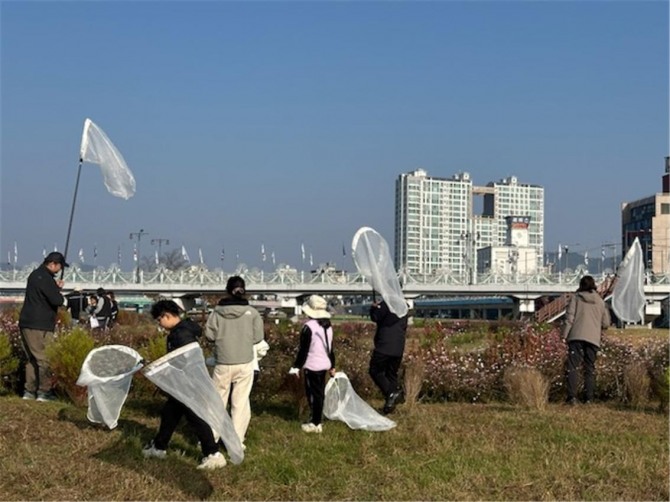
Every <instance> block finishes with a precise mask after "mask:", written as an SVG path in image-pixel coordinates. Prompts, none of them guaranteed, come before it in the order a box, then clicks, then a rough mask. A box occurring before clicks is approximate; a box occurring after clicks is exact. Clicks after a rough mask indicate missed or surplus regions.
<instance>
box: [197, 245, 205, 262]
mask: <svg viewBox="0 0 670 502" xmlns="http://www.w3.org/2000/svg"><path fill="white" fill-rule="evenodd" d="M198 258H199V259H200V265H204V264H205V260H204V259H203V257H202V248H198Z"/></svg>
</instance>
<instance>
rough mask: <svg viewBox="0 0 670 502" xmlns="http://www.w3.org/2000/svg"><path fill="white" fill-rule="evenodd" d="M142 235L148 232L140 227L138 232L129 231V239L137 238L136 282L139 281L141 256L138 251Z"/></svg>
mask: <svg viewBox="0 0 670 502" xmlns="http://www.w3.org/2000/svg"><path fill="white" fill-rule="evenodd" d="M143 235H149V232H145V231H144V229H143V228H140V231H139V232H130V240H131V241H132V240H133V239H137V276H136V279H135V280H136V281H137V282H140V257H141V256H142V254H141V253H140V242H141V241H142V236H143Z"/></svg>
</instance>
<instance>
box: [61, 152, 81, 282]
mask: <svg viewBox="0 0 670 502" xmlns="http://www.w3.org/2000/svg"><path fill="white" fill-rule="evenodd" d="M83 163H84V160H83V159H79V167H78V168H77V181H76V182H75V184H74V195H73V196H72V208H71V209H70V221H69V222H68V225H67V237H66V238H65V251H64V252H63V256H64V257H65V261H67V250H68V248H69V247H70V234H71V233H72V221H73V220H74V208H75V206H76V204H77V193H78V192H79V178H80V177H81V165H82V164H83ZM63 274H65V267H63V268H61V271H60V278H61V279H62V278H63Z"/></svg>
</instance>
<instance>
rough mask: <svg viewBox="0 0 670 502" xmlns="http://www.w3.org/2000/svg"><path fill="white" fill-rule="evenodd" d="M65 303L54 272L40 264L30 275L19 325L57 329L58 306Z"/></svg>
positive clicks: (47, 329)
mask: <svg viewBox="0 0 670 502" xmlns="http://www.w3.org/2000/svg"><path fill="white" fill-rule="evenodd" d="M64 303H65V298H64V297H63V295H62V294H61V292H60V288H59V287H58V285H57V284H56V281H55V280H54V276H53V274H52V273H51V272H50V271H49V269H48V268H47V267H46V265H44V264H42V265H40V266H39V267H37V268H36V269H35V270H33V271H32V272H31V273H30V275H29V276H28V282H27V284H26V295H25V299H24V300H23V307H22V308H21V314H20V315H19V327H20V328H28V329H38V330H42V331H53V330H54V329H56V313H57V312H58V307H60V306H61V305H63V304H64Z"/></svg>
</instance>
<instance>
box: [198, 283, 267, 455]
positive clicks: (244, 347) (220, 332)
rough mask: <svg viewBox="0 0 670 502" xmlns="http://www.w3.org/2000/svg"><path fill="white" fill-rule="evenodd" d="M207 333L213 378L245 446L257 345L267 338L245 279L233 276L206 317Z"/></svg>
mask: <svg viewBox="0 0 670 502" xmlns="http://www.w3.org/2000/svg"><path fill="white" fill-rule="evenodd" d="M205 336H206V337H207V339H208V340H210V341H212V342H214V357H215V359H216V366H215V367H214V373H213V375H212V379H213V380H214V386H215V387H216V389H217V390H218V391H219V395H220V396H221V399H223V402H224V403H226V404H227V403H228V400H229V398H230V415H231V418H232V421H233V427H234V428H235V432H237V435H238V436H239V438H240V442H241V443H242V445H243V447H244V438H245V436H246V434H247V428H248V427H249V420H250V419H251V404H250V403H249V395H250V394H251V387H252V385H253V382H254V345H255V344H257V343H260V342H262V341H263V340H264V335H263V319H262V318H261V316H260V314H259V313H258V311H257V310H256V309H255V308H253V307H251V306H250V305H249V300H247V297H246V285H245V283H244V279H242V278H241V277H239V276H232V277H230V278H229V279H228V282H227V284H226V294H225V296H224V297H223V298H221V300H220V301H219V304H218V305H217V306H216V307H215V308H214V310H213V311H212V313H211V314H210V315H209V318H208V319H207V324H206V326H205Z"/></svg>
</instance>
